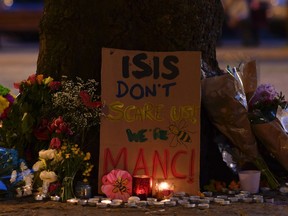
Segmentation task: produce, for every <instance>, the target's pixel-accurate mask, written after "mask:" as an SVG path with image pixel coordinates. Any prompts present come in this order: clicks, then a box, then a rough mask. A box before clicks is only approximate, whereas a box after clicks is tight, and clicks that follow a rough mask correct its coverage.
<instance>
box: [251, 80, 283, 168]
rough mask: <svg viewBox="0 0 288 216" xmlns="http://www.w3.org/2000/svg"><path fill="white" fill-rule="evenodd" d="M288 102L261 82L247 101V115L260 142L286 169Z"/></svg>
mask: <svg viewBox="0 0 288 216" xmlns="http://www.w3.org/2000/svg"><path fill="white" fill-rule="evenodd" d="M287 108H288V103H287V101H285V97H284V96H283V95H282V93H281V92H280V93H279V92H277V90H276V88H275V87H274V86H273V85H270V84H261V85H259V86H258V88H257V89H256V91H255V93H254V95H253V97H252V98H251V100H250V101H249V117H250V120H251V125H252V129H253V132H254V134H255V136H256V137H257V139H258V140H259V141H260V143H261V144H262V145H263V146H264V148H265V149H266V150H268V152H269V153H270V154H272V156H273V157H275V158H276V159H277V160H278V162H280V164H281V165H282V166H283V167H284V168H285V169H286V171H288V134H287V131H286V129H285V124H281V123H284V122H285V121H283V120H284V119H285V118H287V116H288V111H287Z"/></svg>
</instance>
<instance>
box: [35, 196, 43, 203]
mask: <svg viewBox="0 0 288 216" xmlns="http://www.w3.org/2000/svg"><path fill="white" fill-rule="evenodd" d="M35 200H37V201H41V200H43V196H42V195H40V194H37V195H36V196H35Z"/></svg>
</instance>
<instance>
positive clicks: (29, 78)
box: [27, 74, 37, 84]
mask: <svg viewBox="0 0 288 216" xmlns="http://www.w3.org/2000/svg"><path fill="white" fill-rule="evenodd" d="M27 81H28V82H29V83H31V84H34V83H36V81H37V75H36V74H32V75H30V76H29V77H28V79H27Z"/></svg>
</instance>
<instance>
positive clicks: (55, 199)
mask: <svg viewBox="0 0 288 216" xmlns="http://www.w3.org/2000/svg"><path fill="white" fill-rule="evenodd" d="M50 198H51V200H52V201H56V202H58V201H60V197H59V196H57V195H56V196H50Z"/></svg>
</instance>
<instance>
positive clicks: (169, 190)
mask: <svg viewBox="0 0 288 216" xmlns="http://www.w3.org/2000/svg"><path fill="white" fill-rule="evenodd" d="M155 192H156V198H157V199H159V200H163V199H169V198H170V197H172V196H173V194H174V184H172V183H169V182H168V181H165V180H163V181H161V180H160V181H158V182H157V183H156V184H155Z"/></svg>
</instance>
